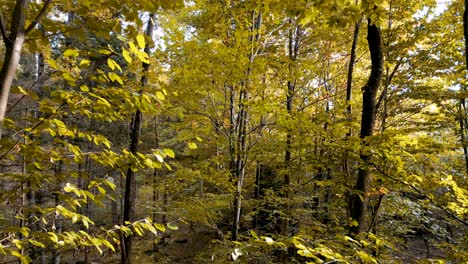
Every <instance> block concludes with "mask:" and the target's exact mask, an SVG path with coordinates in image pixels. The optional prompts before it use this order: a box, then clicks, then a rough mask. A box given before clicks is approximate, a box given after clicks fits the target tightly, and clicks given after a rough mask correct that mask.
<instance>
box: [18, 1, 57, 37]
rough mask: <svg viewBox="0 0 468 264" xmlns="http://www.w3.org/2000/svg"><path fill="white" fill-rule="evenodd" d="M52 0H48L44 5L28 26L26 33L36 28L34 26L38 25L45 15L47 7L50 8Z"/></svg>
mask: <svg viewBox="0 0 468 264" xmlns="http://www.w3.org/2000/svg"><path fill="white" fill-rule="evenodd" d="M51 2H52V0H47V1H46V2H45V3H44V5H43V6H42V8H41V11H39V13H38V14H37V16H36V18H35V19H34V20H33V22H32V23H31V24H30V25H29V26H28V28H26V30H25V31H24V33H25V34H28V33H29V32H30V31H31V30H33V29H34V27H36V25H37V23H39V21H40V20H41V18H42V17H43V16H44V15H45V13H46V12H47V8H49V5H50V3H51Z"/></svg>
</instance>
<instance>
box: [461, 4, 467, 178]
mask: <svg viewBox="0 0 468 264" xmlns="http://www.w3.org/2000/svg"><path fill="white" fill-rule="evenodd" d="M463 36H464V37H465V63H466V69H467V71H468V0H465V11H464V13H463ZM462 89H463V91H466V87H465V85H462ZM459 122H460V138H461V143H462V147H463V153H464V156H465V167H466V172H467V173H468V141H467V138H466V137H467V135H466V129H467V126H468V120H467V111H466V100H465V99H464V98H463V99H460V121H459Z"/></svg>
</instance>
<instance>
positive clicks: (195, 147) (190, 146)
mask: <svg viewBox="0 0 468 264" xmlns="http://www.w3.org/2000/svg"><path fill="white" fill-rule="evenodd" d="M187 145H188V147H189V149H197V144H196V143H193V142H189V143H187Z"/></svg>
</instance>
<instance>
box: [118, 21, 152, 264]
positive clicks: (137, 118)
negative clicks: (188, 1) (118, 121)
mask: <svg viewBox="0 0 468 264" xmlns="http://www.w3.org/2000/svg"><path fill="white" fill-rule="evenodd" d="M153 19H154V14H150V15H149V18H148V24H147V27H146V36H147V38H148V40H152V38H153V30H154V21H153ZM144 50H145V52H146V53H147V54H148V55H150V53H151V49H150V46H149V44H146V47H145V49H144ZM149 66H150V65H149V64H147V63H143V77H142V78H141V80H140V83H141V88H140V93H141V92H142V89H143V87H145V86H146V85H147V83H148V76H147V74H148V70H149ZM142 118H143V114H142V112H141V111H140V110H139V109H138V110H136V112H135V114H134V116H133V118H132V123H131V128H130V152H131V153H132V154H134V155H135V154H136V153H137V152H138V145H139V141H140V133H141V124H142ZM136 190H137V189H136V180H135V173H134V171H133V170H132V169H131V168H130V166H129V167H128V169H127V174H126V178H125V193H124V209H123V219H122V222H123V223H122V224H123V225H125V224H126V222H128V221H133V220H134V219H133V218H134V216H135V205H134V204H135V200H136ZM121 244H122V245H121V246H122V249H121V263H122V264H130V263H131V250H132V237H131V236H123V243H121Z"/></svg>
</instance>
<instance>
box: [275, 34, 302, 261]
mask: <svg viewBox="0 0 468 264" xmlns="http://www.w3.org/2000/svg"><path fill="white" fill-rule="evenodd" d="M301 39H302V32H301V28H300V26H298V25H294V27H293V28H291V29H290V31H289V38H288V57H289V59H290V60H291V64H292V65H289V74H290V75H291V76H294V73H295V70H294V67H295V63H296V59H297V55H298V52H299V44H300V41H301ZM296 82H297V79H296V77H292V78H291V79H290V80H288V82H287V88H288V89H287V93H286V111H287V113H288V116H289V118H292V115H293V105H294V93H295V89H296ZM292 140H293V135H292V130H291V128H289V127H288V129H287V133H286V148H285V152H284V164H285V167H286V173H285V174H284V177H283V185H284V186H283V188H284V190H283V192H284V193H283V196H284V198H286V201H285V209H286V211H285V215H286V217H283V219H281V226H280V230H281V234H282V235H284V236H287V235H288V231H289V230H288V229H289V228H288V226H289V219H288V217H287V215H288V210H289V201H288V199H289V196H290V184H291V175H290V174H291V160H292V154H291V145H292V143H293V141H292ZM285 261H286V259H285V258H283V262H285Z"/></svg>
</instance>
